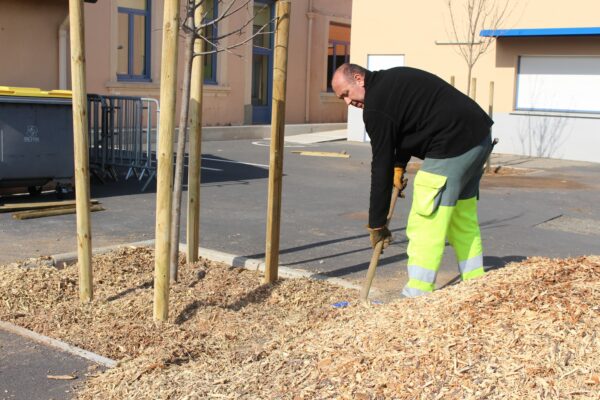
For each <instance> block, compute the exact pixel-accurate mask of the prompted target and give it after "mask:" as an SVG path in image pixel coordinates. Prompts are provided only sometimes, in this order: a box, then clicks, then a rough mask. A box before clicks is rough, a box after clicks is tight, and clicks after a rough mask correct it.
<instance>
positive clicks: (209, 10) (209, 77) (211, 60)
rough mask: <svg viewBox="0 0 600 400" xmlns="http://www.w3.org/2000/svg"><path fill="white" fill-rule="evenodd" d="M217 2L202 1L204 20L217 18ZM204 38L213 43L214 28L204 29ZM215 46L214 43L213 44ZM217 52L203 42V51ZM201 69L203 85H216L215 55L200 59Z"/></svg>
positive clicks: (212, 26)
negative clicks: (201, 61)
mask: <svg viewBox="0 0 600 400" xmlns="http://www.w3.org/2000/svg"><path fill="white" fill-rule="evenodd" d="M217 5H218V1H217V2H216V3H215V0H205V1H204V12H205V13H206V18H207V19H208V20H209V21H211V20H213V19H216V18H217V17H218V10H217ZM204 37H206V38H207V39H208V40H209V41H210V42H212V43H215V38H216V37H217V29H216V26H214V25H210V26H207V27H206V30H205V32H204ZM215 44H216V43H215ZM212 50H217V49H216V48H215V46H214V45H211V43H207V42H204V51H212ZM202 60H203V63H202V64H203V67H202V72H203V74H204V83H208V84H213V85H214V84H216V83H217V54H216V53H215V54H206V55H204V56H203V57H202Z"/></svg>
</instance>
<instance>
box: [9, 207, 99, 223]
mask: <svg viewBox="0 0 600 400" xmlns="http://www.w3.org/2000/svg"><path fill="white" fill-rule="evenodd" d="M75 211H76V209H75V205H73V206H69V207H52V208H43V209H40V210H29V211H21V212H17V213H14V214H13V215H12V217H13V218H14V219H19V220H22V219H33V218H42V217H52V216H56V215H66V214H75ZM90 211H91V212H94V211H104V207H102V206H101V205H100V204H94V205H92V206H91V207H90Z"/></svg>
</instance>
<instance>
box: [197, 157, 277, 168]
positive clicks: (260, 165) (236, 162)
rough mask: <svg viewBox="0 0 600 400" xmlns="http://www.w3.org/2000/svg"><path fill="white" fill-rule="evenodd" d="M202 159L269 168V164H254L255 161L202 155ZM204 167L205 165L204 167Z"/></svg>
mask: <svg viewBox="0 0 600 400" xmlns="http://www.w3.org/2000/svg"><path fill="white" fill-rule="evenodd" d="M202 160H208V161H216V162H224V163H230V164H243V165H252V166H254V167H263V168H269V166H268V165H264V164H254V163H247V162H242V161H232V160H219V159H217V158H208V157H202ZM203 168H204V167H203Z"/></svg>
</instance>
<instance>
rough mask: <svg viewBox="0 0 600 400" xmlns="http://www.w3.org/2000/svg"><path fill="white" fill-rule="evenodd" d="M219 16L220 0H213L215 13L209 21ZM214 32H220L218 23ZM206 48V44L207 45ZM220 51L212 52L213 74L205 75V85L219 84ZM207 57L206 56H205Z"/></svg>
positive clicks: (215, 33)
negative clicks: (218, 59) (218, 65)
mask: <svg viewBox="0 0 600 400" xmlns="http://www.w3.org/2000/svg"><path fill="white" fill-rule="evenodd" d="M218 16H219V1H218V0H213V15H212V19H210V20H209V21H213V20H215V19H217V18H218ZM213 32H214V34H213V35H214V36H215V37H216V36H218V34H219V33H218V32H219V27H218V24H215V25H213ZM206 45H208V43H206ZM205 48H206V46H205ZM218 54H219V53H214V54H211V55H210V56H211V60H210V65H211V69H212V74H211V76H210V77H208V78H205V77H203V82H204V84H205V85H218V81H217V56H218ZM204 57H206V56H204ZM202 74H203V75H204V72H202Z"/></svg>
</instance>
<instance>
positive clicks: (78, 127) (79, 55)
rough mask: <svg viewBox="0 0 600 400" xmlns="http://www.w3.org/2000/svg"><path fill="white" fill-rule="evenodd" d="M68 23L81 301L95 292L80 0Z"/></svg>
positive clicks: (73, 4) (74, 3) (72, 8)
mask: <svg viewBox="0 0 600 400" xmlns="http://www.w3.org/2000/svg"><path fill="white" fill-rule="evenodd" d="M69 24H70V34H71V86H72V88H73V147H74V156H75V201H76V209H77V259H78V261H79V298H80V299H81V301H82V302H89V301H91V300H92V299H93V297H94V292H93V287H92V282H93V277H92V232H91V228H90V173H89V158H88V157H89V144H88V118H87V89H86V84H85V78H86V77H85V35H84V20H83V0H69Z"/></svg>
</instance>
